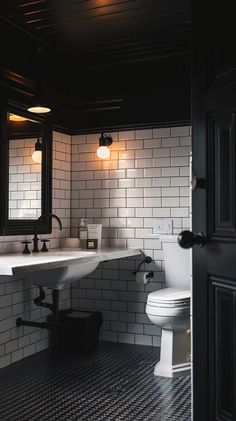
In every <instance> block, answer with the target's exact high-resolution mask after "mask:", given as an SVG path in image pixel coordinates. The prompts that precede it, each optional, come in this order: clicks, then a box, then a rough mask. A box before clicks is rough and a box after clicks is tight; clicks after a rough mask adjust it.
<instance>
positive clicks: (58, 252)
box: [0, 248, 143, 276]
mask: <svg viewBox="0 0 236 421" xmlns="http://www.w3.org/2000/svg"><path fill="white" fill-rule="evenodd" d="M142 253H143V252H142V250H140V249H131V248H130V249H124V248H122V249H121V248H109V249H99V250H82V249H52V250H49V252H48V253H41V252H40V253H31V254H22V253H6V254H0V276H1V275H9V276H14V275H16V276H17V275H24V273H25V272H30V271H36V270H41V269H44V270H45V269H53V268H59V267H66V266H68V265H73V264H78V263H86V262H92V261H93V262H94V261H96V262H99V263H100V262H104V261H107V260H114V259H123V258H125V257H131V256H138V255H140V254H142Z"/></svg>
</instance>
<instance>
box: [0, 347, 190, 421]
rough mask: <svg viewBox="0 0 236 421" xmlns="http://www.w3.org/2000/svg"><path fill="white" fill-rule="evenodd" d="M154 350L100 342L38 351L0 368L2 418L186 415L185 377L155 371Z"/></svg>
mask: <svg viewBox="0 0 236 421" xmlns="http://www.w3.org/2000/svg"><path fill="white" fill-rule="evenodd" d="M157 354H158V350H157V349H156V348H155V349H152V348H150V347H144V346H133V345H124V344H112V343H106V342H101V343H100V344H99V347H98V351H97V353H95V354H92V355H87V356H80V355H76V354H72V353H66V352H58V351H55V350H48V351H43V352H41V353H39V354H37V355H34V356H32V357H29V358H27V359H25V360H23V361H20V362H18V363H16V364H13V365H11V366H10V367H6V368H4V369H2V370H1V373H0V420H1V421H177V420H178V421H190V419H191V415H190V412H191V381H190V377H179V378H176V379H166V378H163V377H159V378H158V377H155V376H154V375H153V368H154V365H155V363H156V361H157Z"/></svg>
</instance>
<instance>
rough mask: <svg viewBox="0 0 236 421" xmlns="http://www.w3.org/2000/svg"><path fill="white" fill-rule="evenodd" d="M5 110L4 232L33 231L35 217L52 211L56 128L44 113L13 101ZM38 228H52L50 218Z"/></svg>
mask: <svg viewBox="0 0 236 421" xmlns="http://www.w3.org/2000/svg"><path fill="white" fill-rule="evenodd" d="M3 114H4V117H3V118H2V122H1V143H0V153H1V158H0V159H1V180H0V181H1V186H2V188H1V190H2V191H1V194H0V197H1V206H0V208H1V209H0V217H1V221H0V226H1V229H0V233H1V234H3V235H17V234H23V235H24V234H30V233H33V230H34V221H35V220H36V219H38V218H39V216H41V215H42V214H48V213H50V212H51V185H52V174H51V173H52V129H51V127H50V124H49V121H48V119H47V118H45V117H44V116H38V115H34V114H32V113H27V112H26V111H24V110H23V109H22V108H20V107H16V106H14V105H13V104H11V105H10V106H9V108H8V110H7V112H5V113H3ZM38 232H40V233H49V232H51V223H50V221H49V220H48V218H47V219H45V220H42V223H41V224H40V225H39V230H38Z"/></svg>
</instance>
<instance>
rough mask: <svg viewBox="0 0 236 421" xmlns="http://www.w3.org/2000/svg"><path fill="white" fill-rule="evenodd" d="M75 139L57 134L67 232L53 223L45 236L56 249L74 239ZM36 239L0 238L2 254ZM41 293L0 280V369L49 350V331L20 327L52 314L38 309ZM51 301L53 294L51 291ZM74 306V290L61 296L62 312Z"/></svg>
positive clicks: (57, 194) (58, 202)
mask: <svg viewBox="0 0 236 421" xmlns="http://www.w3.org/2000/svg"><path fill="white" fill-rule="evenodd" d="M70 183H71V137H70V136H67V135H64V134H61V133H58V132H54V133H53V212H54V213H55V214H56V215H58V216H59V217H60V218H61V221H62V225H63V230H62V231H60V230H59V229H58V226H57V224H56V223H55V222H56V221H53V232H52V234H50V235H48V234H45V235H41V236H40V237H41V238H50V246H49V247H52V248H55V247H58V246H59V241H60V237H68V236H70V196H71V190H70ZM31 238H32V236H7V237H1V236H0V253H6V252H12V251H22V249H23V245H22V244H21V243H20V242H21V241H22V240H24V239H31ZM37 295H38V290H37V288H36V287H34V286H33V285H32V284H31V282H29V281H26V280H25V279H20V280H15V279H14V278H10V280H9V277H7V276H0V368H1V367H4V366H6V365H8V364H11V363H13V362H15V361H17V360H20V359H22V358H24V357H27V356H29V355H31V354H34V353H36V352H38V351H41V350H43V349H45V348H47V347H48V346H49V333H48V331H47V330H43V329H37V328H32V327H27V326H24V327H23V326H21V327H19V328H17V327H16V324H15V323H16V318H17V317H22V318H23V319H26V320H27V319H30V320H34V321H35V320H37V321H43V320H45V317H46V315H47V314H49V313H50V312H49V311H48V310H45V309H43V308H39V307H37V306H35V305H34V303H33V299H34V298H35V297H36V296H37ZM47 301H49V302H50V301H51V293H50V291H49V290H48V291H47ZM70 305H71V300H70V289H69V288H67V289H64V290H63V291H61V294H60V308H61V309H65V308H69V307H70Z"/></svg>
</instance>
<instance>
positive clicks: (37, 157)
mask: <svg viewBox="0 0 236 421" xmlns="http://www.w3.org/2000/svg"><path fill="white" fill-rule="evenodd" d="M32 159H33V161H34V162H37V164H41V163H42V151H34V152H33V153H32Z"/></svg>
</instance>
